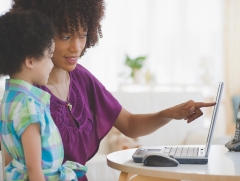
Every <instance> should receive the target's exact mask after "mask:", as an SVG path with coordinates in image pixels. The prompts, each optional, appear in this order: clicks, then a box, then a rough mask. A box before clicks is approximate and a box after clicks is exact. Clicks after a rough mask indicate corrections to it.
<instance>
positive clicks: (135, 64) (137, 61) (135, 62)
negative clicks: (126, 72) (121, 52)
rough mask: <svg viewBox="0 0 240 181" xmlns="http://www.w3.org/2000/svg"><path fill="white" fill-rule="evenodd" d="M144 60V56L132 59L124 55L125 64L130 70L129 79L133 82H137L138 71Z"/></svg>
mask: <svg viewBox="0 0 240 181" xmlns="http://www.w3.org/2000/svg"><path fill="white" fill-rule="evenodd" d="M146 58H147V57H146V56H139V57H136V58H133V59H132V58H130V57H129V56H128V55H126V59H125V64H126V65H127V66H128V67H130V68H131V77H133V79H134V81H135V82H138V80H137V79H138V77H137V76H138V75H139V73H140V69H141V68H142V67H143V64H144V61H145V60H146Z"/></svg>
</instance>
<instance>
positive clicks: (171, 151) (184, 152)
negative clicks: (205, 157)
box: [163, 147, 199, 157]
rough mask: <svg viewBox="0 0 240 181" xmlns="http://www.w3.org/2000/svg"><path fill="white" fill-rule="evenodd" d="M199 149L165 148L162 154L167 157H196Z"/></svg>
mask: <svg viewBox="0 0 240 181" xmlns="http://www.w3.org/2000/svg"><path fill="white" fill-rule="evenodd" d="M198 150H199V148H194V147H165V150H164V152H163V154H165V155H169V156H189V157H191V156H198Z"/></svg>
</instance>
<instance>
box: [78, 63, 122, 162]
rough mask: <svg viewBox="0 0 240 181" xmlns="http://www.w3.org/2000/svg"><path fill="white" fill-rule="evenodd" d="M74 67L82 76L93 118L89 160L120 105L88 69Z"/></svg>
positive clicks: (110, 125)
mask: <svg viewBox="0 0 240 181" xmlns="http://www.w3.org/2000/svg"><path fill="white" fill-rule="evenodd" d="M76 69H77V70H78V72H79V73H80V74H81V76H82V77H81V78H84V79H82V81H84V84H85V86H86V87H85V90H86V95H87V97H88V100H87V101H88V104H89V108H90V114H91V115H92V119H93V128H92V133H91V134H90V140H89V141H90V144H89V154H88V160H89V159H90V158H91V157H92V156H94V154H95V153H96V152H97V150H98V147H99V144H100V141H101V140H102V139H103V138H104V137H105V136H106V134H107V133H108V132H109V131H110V129H111V128H112V126H113V125H114V123H115V121H116V118H117V117H118V115H119V113H120V111H121V109H122V106H121V105H120V104H119V102H118V101H117V100H116V99H115V98H114V97H113V96H112V94H111V93H110V92H109V91H108V90H106V88H105V87H104V86H103V85H102V84H101V83H100V82H99V81H98V80H97V79H96V77H94V76H93V75H92V74H91V73H90V72H89V71H88V70H86V69H85V68H84V67H82V66H81V65H78V66H77V68H76Z"/></svg>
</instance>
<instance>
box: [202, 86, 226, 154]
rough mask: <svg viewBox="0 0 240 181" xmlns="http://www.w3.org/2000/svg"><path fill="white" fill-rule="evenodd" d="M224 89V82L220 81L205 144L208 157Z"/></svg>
mask: <svg viewBox="0 0 240 181" xmlns="http://www.w3.org/2000/svg"><path fill="white" fill-rule="evenodd" d="M222 89H223V82H219V85H218V92H217V96H216V104H215V106H214V109H213V114H212V119H211V124H210V128H209V132H208V137H207V141H206V146H205V157H208V155H209V151H210V147H211V142H212V135H213V131H214V127H215V122H216V118H217V113H218V108H219V104H220V100H221V95H222Z"/></svg>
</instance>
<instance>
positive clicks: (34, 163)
mask: <svg viewBox="0 0 240 181" xmlns="http://www.w3.org/2000/svg"><path fill="white" fill-rule="evenodd" d="M21 140H22V144H23V150H24V156H25V161H26V166H27V170H28V175H29V180H31V181H45V178H44V175H43V172H42V165H41V158H42V149H41V148H42V145H41V138H40V125H39V124H38V123H35V124H30V125H29V126H28V127H27V128H26V129H25V131H24V132H23V134H22V136H21Z"/></svg>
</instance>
